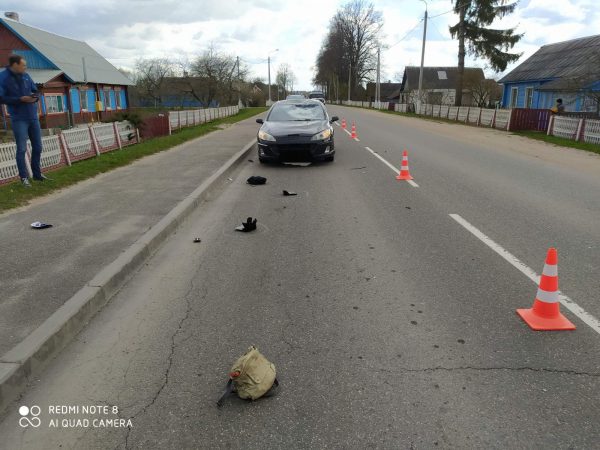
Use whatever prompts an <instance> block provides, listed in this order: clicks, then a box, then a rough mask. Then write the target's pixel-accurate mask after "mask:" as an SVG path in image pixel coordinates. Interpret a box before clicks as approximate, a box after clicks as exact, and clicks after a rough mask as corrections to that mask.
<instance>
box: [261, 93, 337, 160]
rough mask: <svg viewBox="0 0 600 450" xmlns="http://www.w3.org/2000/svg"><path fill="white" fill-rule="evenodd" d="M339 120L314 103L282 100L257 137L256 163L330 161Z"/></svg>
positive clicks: (310, 101) (265, 120) (276, 104)
mask: <svg viewBox="0 0 600 450" xmlns="http://www.w3.org/2000/svg"><path fill="white" fill-rule="evenodd" d="M336 120H338V118H337V117H336V116H334V117H331V118H330V117H329V115H328V114H327V109H326V108H325V106H324V105H323V104H322V103H319V102H317V101H315V100H283V101H280V102H277V103H275V104H274V105H273V106H272V107H271V109H270V110H269V114H268V115H267V118H266V119H264V120H263V119H256V122H257V123H260V124H262V127H260V130H258V135H257V137H256V139H257V141H258V159H259V161H260V162H261V163H266V162H270V161H275V162H301V161H302V162H304V161H310V162H312V161H333V160H334V158H335V145H334V138H333V135H334V130H333V126H332V125H331V124H332V123H333V122H335V121H336Z"/></svg>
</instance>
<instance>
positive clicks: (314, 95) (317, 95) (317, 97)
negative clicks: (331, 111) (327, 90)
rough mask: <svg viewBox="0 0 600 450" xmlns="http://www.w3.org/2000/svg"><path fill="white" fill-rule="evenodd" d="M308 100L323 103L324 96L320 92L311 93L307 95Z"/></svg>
mask: <svg viewBox="0 0 600 450" xmlns="http://www.w3.org/2000/svg"><path fill="white" fill-rule="evenodd" d="M308 98H312V99H314V100H319V101H320V102H321V103H325V94H323V92H321V91H312V92H311V93H309V94H308Z"/></svg>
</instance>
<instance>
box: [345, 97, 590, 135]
mask: <svg viewBox="0 0 600 450" xmlns="http://www.w3.org/2000/svg"><path fill="white" fill-rule="evenodd" d="M341 103H342V105H346V106H360V107H363V108H375V103H374V102H367V101H365V102H361V101H354V100H353V101H346V100H343V101H342V102H341ZM411 106H412V105H408V104H406V103H396V104H394V111H396V112H403V113H405V112H408V111H410V110H411ZM388 107H389V103H388V102H381V104H380V107H379V109H386V110H387V109H388ZM415 112H416V113H417V114H421V115H424V116H431V117H439V118H442V119H448V120H456V121H460V122H465V123H469V124H473V125H477V126H480V127H488V128H496V129H499V130H506V131H510V125H511V115H512V110H511V109H486V108H478V107H474V106H460V107H459V106H448V105H430V104H421V105H417V106H415ZM547 134H548V135H553V136H559V137H562V138H566V139H571V140H576V141H583V142H589V143H592V144H598V145H600V119H585V118H578V117H565V116H552V117H551V118H550V122H549V124H548V130H547Z"/></svg>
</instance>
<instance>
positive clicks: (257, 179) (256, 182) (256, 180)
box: [246, 175, 267, 186]
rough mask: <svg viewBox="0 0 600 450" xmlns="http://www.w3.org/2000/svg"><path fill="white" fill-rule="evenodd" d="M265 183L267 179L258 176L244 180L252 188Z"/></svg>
mask: <svg viewBox="0 0 600 450" xmlns="http://www.w3.org/2000/svg"><path fill="white" fill-rule="evenodd" d="M266 182H267V179H266V178H265V177H260V176H256V175H253V176H251V177H250V178H248V179H247V180H246V183H248V184H251V185H253V186H256V185H259V184H265V183H266Z"/></svg>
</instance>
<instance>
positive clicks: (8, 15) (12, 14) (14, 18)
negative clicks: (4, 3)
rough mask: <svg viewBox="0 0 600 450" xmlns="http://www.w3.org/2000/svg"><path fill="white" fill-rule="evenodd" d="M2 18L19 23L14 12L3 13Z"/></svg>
mask: <svg viewBox="0 0 600 450" xmlns="http://www.w3.org/2000/svg"><path fill="white" fill-rule="evenodd" d="M4 17H6V18H7V19H12V20H14V21H16V22H19V14H18V13H16V12H6V13H4Z"/></svg>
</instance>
